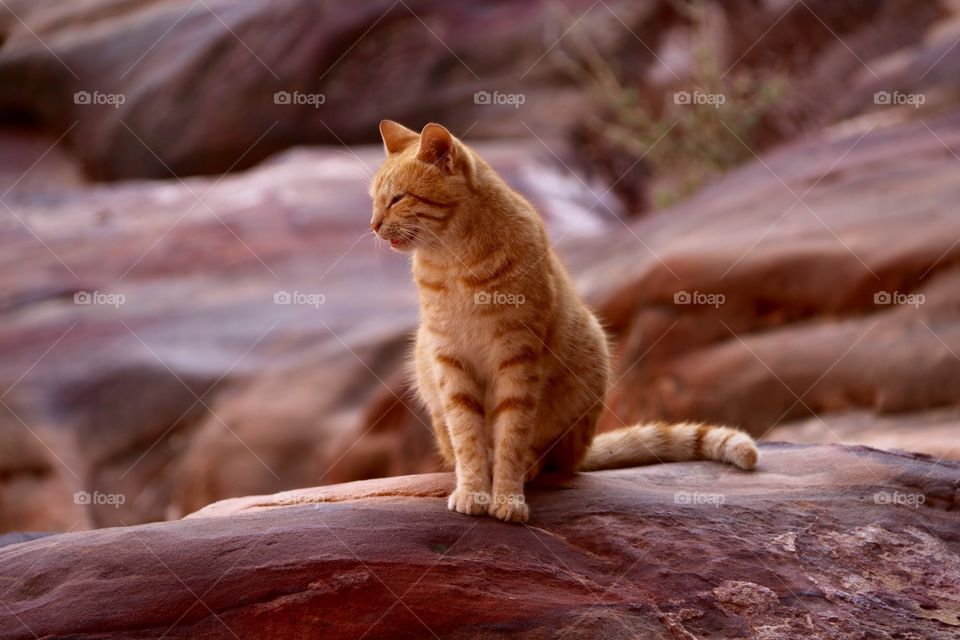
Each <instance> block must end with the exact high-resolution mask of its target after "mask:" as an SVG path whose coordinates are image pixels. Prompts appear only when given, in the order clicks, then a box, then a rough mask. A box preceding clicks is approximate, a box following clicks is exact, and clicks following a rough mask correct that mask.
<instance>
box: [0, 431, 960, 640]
mask: <svg viewBox="0 0 960 640" xmlns="http://www.w3.org/2000/svg"><path fill="white" fill-rule="evenodd" d="M762 456H763V457H762V461H761V465H760V468H759V471H757V472H756V473H746V472H740V471H736V470H733V469H730V468H728V467H724V466H721V465H716V464H712V463H683V464H670V465H656V466H650V467H643V468H637V469H627V470H619V471H608V472H601V473H591V474H583V475H579V476H575V477H572V478H559V477H552V478H550V477H548V478H544V479H543V480H542V481H539V482H538V483H537V485H536V486H535V487H532V488H531V489H530V490H529V494H528V495H529V502H530V504H531V507H532V513H533V515H532V519H531V521H530V523H529V525H526V526H524V525H507V524H503V523H500V522H498V521H495V520H493V519H489V518H470V517H467V516H462V515H459V514H455V513H452V512H449V511H447V509H446V506H445V500H444V498H443V496H444V494H445V493H446V492H447V491H449V490H450V488H451V483H452V477H451V476H450V475H448V474H428V475H422V476H408V477H401V478H392V479H384V480H374V481H364V482H358V483H351V484H346V485H336V486H329V487H323V488H318V489H305V490H299V491H293V492H287V493H284V494H277V495H274V496H261V497H249V498H241V499H236V500H230V501H226V502H223V503H219V504H215V505H211V506H210V507H208V508H206V509H203V510H201V511H199V512H197V513H195V514H192V515H191V516H190V517H188V518H186V519H183V520H179V521H175V522H168V523H162V524H153V525H140V526H132V527H119V528H111V529H101V530H98V531H91V532H82V533H69V534H63V535H54V536H49V537H46V538H42V539H39V540H33V541H28V542H22V543H19V544H10V545H9V546H6V547H4V548H2V549H0V567H3V570H2V572H0V593H2V596H0V602H2V603H3V607H0V629H2V632H0V636H2V637H3V638H4V639H9V640H15V639H21V638H23V639H28V638H34V637H43V638H51V639H52V638H73V639H81V638H90V639H93V638H108V637H124V638H156V637H160V636H163V637H166V638H192V639H213V638H233V637H240V638H266V637H270V638H277V637H284V638H291V639H297V638H304V639H305V638H316V637H324V638H356V637H360V636H363V637H368V638H423V637H434V636H436V637H456V638H466V637H483V638H500V637H508V636H509V637H524V638H543V637H554V636H556V635H558V634H561V633H562V634H564V637H569V638H598V637H602V638H609V639H615V638H636V637H643V638H657V639H659V638H664V639H667V638H670V639H674V638H694V637H696V638H706V637H722V638H778V639H791V638H811V637H816V638H838V639H840V638H844V639H846V638H918V639H919V638H924V639H926V640H931V639H937V638H944V639H946V638H955V637H957V633H958V632H960V617H958V615H960V538H958V536H957V532H958V531H960V517H958V510H957V506H958V505H957V498H958V495H960V494H958V490H960V465H958V464H957V463H952V462H951V463H940V464H934V463H932V462H931V461H930V460H928V459H925V458H923V457H918V456H908V455H898V454H892V453H885V452H880V451H876V450H872V449H868V448H864V447H853V448H851V447H840V446H830V445H821V446H799V445H782V444H767V445H765V446H763V447H762Z"/></svg>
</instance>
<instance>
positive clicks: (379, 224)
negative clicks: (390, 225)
mask: <svg viewBox="0 0 960 640" xmlns="http://www.w3.org/2000/svg"><path fill="white" fill-rule="evenodd" d="M382 226H383V220H374V221H373V222H371V223H370V228H371V229H373V232H374V233H376V232H377V231H380V227H382Z"/></svg>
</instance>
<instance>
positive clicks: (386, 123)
mask: <svg viewBox="0 0 960 640" xmlns="http://www.w3.org/2000/svg"><path fill="white" fill-rule="evenodd" d="M380 135H381V136H382V137H383V146H384V148H385V149H386V150H387V153H399V152H401V151H403V150H404V149H406V148H407V147H409V146H410V145H411V144H413V143H414V142H416V141H417V140H419V139H420V135H419V134H418V133H417V132H416V131H413V130H411V129H407V128H406V127H405V126H403V125H402V124H400V123H399V122H394V121H393V120H381V121H380Z"/></svg>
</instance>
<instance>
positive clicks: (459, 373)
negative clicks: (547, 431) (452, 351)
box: [434, 350, 491, 515]
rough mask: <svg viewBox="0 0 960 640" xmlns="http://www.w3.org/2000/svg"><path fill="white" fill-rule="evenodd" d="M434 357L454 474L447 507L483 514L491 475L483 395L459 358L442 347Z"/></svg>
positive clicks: (472, 513) (473, 513)
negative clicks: (455, 482)
mask: <svg viewBox="0 0 960 640" xmlns="http://www.w3.org/2000/svg"><path fill="white" fill-rule="evenodd" d="M434 360H435V362H436V367H438V370H437V374H438V375H437V379H438V386H439V388H440V395H441V398H442V399H443V418H444V420H445V422H446V427H447V433H448V434H449V441H450V445H451V447H452V449H453V457H454V461H455V464H454V469H455V471H456V476H457V486H456V488H455V489H454V491H453V493H451V494H450V499H449V500H448V502H447V506H448V507H449V508H450V509H451V510H452V511H458V512H460V513H466V514H470V515H479V514H482V513H486V512H487V509H488V507H489V504H490V483H491V477H490V460H489V457H488V455H487V442H486V434H485V423H484V413H485V412H484V408H483V402H482V400H481V398H483V394H482V393H481V389H480V386H479V385H478V384H477V382H476V381H475V380H474V379H473V378H472V377H471V376H470V374H469V373H468V372H467V371H466V367H465V366H464V365H463V363H462V362H461V361H460V360H458V359H457V358H455V357H453V356H451V355H448V354H446V353H444V352H443V351H441V350H438V351H437V352H435V353H434ZM441 447H443V441H442V440H441Z"/></svg>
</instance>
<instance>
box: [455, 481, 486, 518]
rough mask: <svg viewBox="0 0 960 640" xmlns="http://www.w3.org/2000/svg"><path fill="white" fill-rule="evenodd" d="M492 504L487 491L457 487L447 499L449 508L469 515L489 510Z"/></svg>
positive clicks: (480, 513) (477, 514) (481, 513)
mask: <svg viewBox="0 0 960 640" xmlns="http://www.w3.org/2000/svg"><path fill="white" fill-rule="evenodd" d="M489 505H490V494H489V493H488V492H487V491H470V490H468V489H461V488H457V489H454V491H453V493H451V494H450V498H449V499H448V500H447V508H448V509H450V511H456V512H457V513H465V514H467V515H468V516H479V515H483V514H484V513H486V512H487V507H489Z"/></svg>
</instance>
